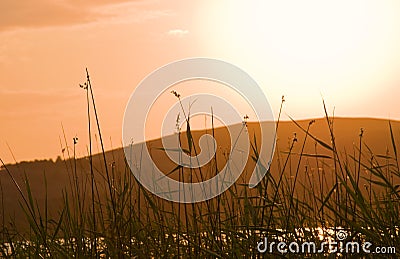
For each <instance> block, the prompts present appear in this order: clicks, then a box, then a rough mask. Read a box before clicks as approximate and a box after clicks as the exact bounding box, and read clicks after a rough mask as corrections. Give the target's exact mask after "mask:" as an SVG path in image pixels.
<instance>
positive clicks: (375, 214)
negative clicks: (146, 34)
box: [0, 74, 400, 258]
mask: <svg viewBox="0 0 400 259" xmlns="http://www.w3.org/2000/svg"><path fill="white" fill-rule="evenodd" d="M84 88H85V90H86V94H87V105H88V130H89V139H90V142H91V136H92V132H91V130H92V129H91V125H90V118H91V112H90V107H92V108H94V113H95V118H96V123H97V130H98V133H99V135H100V136H101V131H100V126H99V122H98V117H97V111H96V110H95V103H94V97H93V91H92V86H91V83H90V79H89V75H88V74H87V82H86V83H85V86H84ZM89 93H90V95H89ZM177 97H178V98H179V96H177ZM90 101H92V102H90ZM283 102H284V99H283V98H282V105H281V108H280V110H281V111H282V106H283ZM90 105H91V106H90ZM182 109H183V107H182ZM324 110H325V115H326V123H327V127H328V133H329V136H330V142H329V143H328V142H327V141H323V140H322V139H320V138H319V137H318V136H314V135H312V134H311V131H310V128H311V127H312V126H313V123H314V121H310V122H309V124H308V126H307V127H303V126H301V124H300V123H298V122H296V121H295V120H292V121H293V123H294V124H295V125H296V126H297V127H298V130H299V131H300V132H301V133H302V135H301V136H303V137H301V136H300V134H294V135H293V137H292V138H291V139H289V142H288V144H289V145H288V146H287V147H284V146H282V144H281V143H280V140H278V141H277V149H276V150H277V152H276V159H275V160H274V163H276V164H273V166H271V167H270V169H268V171H267V174H266V176H265V178H264V179H263V180H262V181H261V182H260V184H259V185H258V186H257V187H256V188H254V189H249V188H248V187H247V184H246V182H245V181H244V179H239V180H238V181H237V182H236V183H235V184H234V185H233V186H232V187H231V188H230V189H229V190H228V191H226V192H225V193H223V194H221V195H219V196H218V197H216V198H214V199H212V200H210V201H207V202H202V203H195V204H187V205H185V204H179V203H173V202H167V201H165V200H162V199H159V198H157V197H156V196H154V195H153V194H151V193H149V192H148V191H147V190H146V189H144V188H142V187H141V185H140V184H139V183H138V181H137V179H136V178H134V177H132V174H131V172H130V169H129V164H130V163H134V162H135V163H138V168H140V160H141V159H140V157H139V159H137V160H136V161H135V159H134V158H133V157H131V158H130V159H128V160H125V161H124V162H123V164H122V165H121V164H116V163H117V162H116V160H117V159H115V158H113V162H112V163H111V164H108V163H107V162H106V161H107V160H106V152H105V151H104V147H103V140H102V138H101V137H100V142H101V146H102V153H101V154H102V163H103V165H104V166H103V167H102V168H101V169H98V168H95V167H94V165H93V155H92V151H91V145H92V143H91V144H90V146H89V149H90V150H89V155H88V159H89V166H88V165H83V166H80V165H79V162H82V161H86V160H79V161H78V160H77V159H76V157H75V152H74V156H73V161H72V162H73V166H71V165H70V169H71V170H68V172H69V176H70V183H69V188H66V189H64V190H62V191H63V202H62V204H61V208H60V210H59V213H58V216H56V217H54V216H53V217H50V216H49V213H48V206H49V205H48V200H47V198H46V199H45V201H44V204H38V201H37V200H36V199H35V197H34V196H33V194H32V190H31V186H30V184H29V179H28V178H29V177H28V175H29V172H28V174H27V176H26V179H25V186H24V187H22V186H20V184H19V183H18V181H17V180H16V179H15V178H14V176H13V172H11V171H10V170H9V168H8V166H7V165H5V164H4V163H3V161H2V160H1V163H2V165H3V168H4V170H5V171H6V172H7V174H8V175H9V177H10V181H13V183H14V185H15V187H16V188H17V189H18V192H19V195H20V206H21V208H22V209H23V211H24V215H25V218H26V221H27V222H28V223H29V228H28V229H27V230H21V229H19V228H18V227H17V226H16V225H15V222H14V223H13V222H12V220H11V221H10V222H9V223H5V222H3V224H2V228H1V229H0V231H1V235H0V238H1V247H0V253H1V255H2V257H4V258H15V257H18V258H24V257H41V258H48V257H65V258H69V257H76V258H87V257H95V258H98V257H106V258H124V257H128V258H129V257H134V258H146V257H153V258H154V257H167V258H173V257H196V258H199V257H213V258H214V257H215V258H240V257H261V256H267V257H268V256H270V257H271V258H274V257H277V256H282V255H281V254H279V253H277V252H275V253H274V254H266V255H260V254H259V253H258V251H257V249H256V246H257V242H258V241H260V240H261V239H262V238H263V237H264V236H268V237H270V238H271V240H281V241H282V240H285V241H287V242H290V241H315V242H317V243H321V242H322V241H323V240H326V239H329V238H332V237H333V238H334V236H333V235H334V233H335V231H337V230H339V229H347V230H349V233H350V234H351V235H350V237H349V240H366V241H369V242H372V243H373V244H374V245H376V246H379V245H384V246H392V247H395V248H396V252H397V256H399V255H400V236H399V234H400V233H399V227H400V222H399V219H400V217H399V216H400V215H399V210H400V207H399V201H400V190H399V184H398V183H399V178H400V170H399V162H398V152H397V141H396V138H395V134H394V132H393V128H392V125H391V123H389V125H388V131H389V132H390V143H391V147H390V150H389V151H388V152H387V153H386V154H385V155H375V154H374V153H373V151H372V148H370V147H368V146H367V145H366V144H365V143H364V142H363V134H364V132H363V130H361V132H360V136H359V139H358V145H357V146H355V149H354V152H353V154H352V155H350V154H345V155H343V154H342V153H340V152H339V150H338V148H337V144H336V138H335V131H334V127H333V121H334V119H333V118H331V117H329V116H328V113H327V111H326V108H325V104H324ZM189 119H190V114H189V113H188V114H185V120H186V124H187V128H186V132H184V133H185V134H183V133H181V132H180V131H179V132H178V134H179V139H180V141H181V142H182V143H181V144H182V145H183V142H186V145H187V146H188V150H187V152H188V154H189V155H196V154H197V149H196V148H197V147H198V146H197V144H196V141H195V138H194V135H193V134H192V132H191V129H190V121H189ZM246 126H247V125H246V124H243V127H246ZM278 126H279V120H278V123H277V125H276V130H277V132H278V129H279V127H278ZM211 130H212V135H213V136H214V137H216V138H217V136H216V135H217V131H216V130H215V128H214V124H213V121H212V128H211ZM249 133H251V132H249ZM249 135H251V134H249ZM73 141H74V142H73V144H74V149H75V145H76V144H77V142H76V140H75V139H73ZM257 141H259V140H258V139H257V137H256V134H255V133H254V135H253V137H252V140H251V152H250V153H251V155H250V157H249V160H248V161H247V162H248V163H249V161H257V160H258V158H259V150H258V143H257ZM310 141H311V142H312V144H313V145H314V151H315V152H314V153H305V146H306V144H307V143H309V142H310ZM298 145H300V147H299V146H298ZM132 146H133V144H132V145H131V149H132ZM143 147H144V148H145V145H144V144H142V148H143ZM112 155H113V156H114V154H112ZM129 160H130V161H129ZM292 160H293V161H297V164H295V166H291V163H292ZM69 162H71V160H69ZM86 163H87V162H86ZM224 163H225V161H224V157H223V155H222V154H219V155H215V156H214V157H213V159H212V160H211V162H210V165H209V166H208V167H206V168H202V169H201V170H203V173H204V175H210V176H214V175H216V174H218V172H219V170H220V168H221V165H223V164H224ZM131 165H132V164H131ZM65 166H66V167H68V166H69V163H67V162H66V163H65ZM255 166H256V170H260V171H262V170H266V165H263V164H262V163H257V164H255ZM79 171H80V172H81V174H78V172H79ZM198 171H199V170H197V169H190V170H185V169H184V168H182V167H179V166H178V167H176V168H175V170H173V172H171V173H177V176H178V179H179V180H180V181H185V182H187V181H194V180H195V179H194V178H193V177H194V175H198V174H197V173H198ZM85 172H86V173H87V172H90V174H89V177H86V178H85V179H80V180H79V179H78V175H79V176H80V177H81V178H82V176H84V175H85ZM142 173H146V172H142ZM95 174H98V177H95ZM200 175H203V174H200ZM197 180H204V179H203V178H202V179H197ZM44 183H46V176H45V175H44ZM89 186H90V187H89ZM0 187H1V188H0V191H1V192H0V194H1V196H2V197H1V200H2V204H3V199H4V195H5V194H4V193H3V191H2V190H3V188H2V183H1V182H0ZM45 188H46V184H45ZM89 192H90V193H89ZM2 206H3V205H2ZM4 220H5V218H4V215H3V221H4ZM332 230H333V231H334V232H332ZM321 232H322V234H321ZM321 236H322V239H323V240H321ZM303 256H309V257H318V256H322V255H311V254H309V255H299V257H303Z"/></svg>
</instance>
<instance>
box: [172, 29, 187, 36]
mask: <svg viewBox="0 0 400 259" xmlns="http://www.w3.org/2000/svg"><path fill="white" fill-rule="evenodd" d="M188 33H189V31H188V30H182V29H173V30H169V31H168V33H167V34H168V35H171V36H177V37H183V36H185V35H186V34H188Z"/></svg>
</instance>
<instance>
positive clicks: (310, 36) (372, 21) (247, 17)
mask: <svg viewBox="0 0 400 259" xmlns="http://www.w3.org/2000/svg"><path fill="white" fill-rule="evenodd" d="M399 7H400V3H398V2H394V1H384V3H383V2H380V3H379V5H378V4H377V3H376V2H373V1H361V0H357V1H318V0H305V1H262V0H260V1H229V2H224V3H221V2H219V3H218V4H215V5H213V7H212V8H211V7H210V5H209V6H208V8H209V16H208V17H207V19H206V20H207V21H205V19H204V17H203V19H202V20H201V21H199V24H201V26H202V28H207V29H205V31H204V34H203V39H204V40H203V43H204V44H205V46H207V48H208V49H209V50H210V53H213V54H215V55H217V56H219V57H221V58H224V59H228V61H231V62H235V63H236V64H237V65H239V66H242V67H243V68H244V69H246V70H247V71H248V72H249V73H250V74H252V75H254V77H255V79H256V80H257V81H258V82H259V83H260V85H263V86H264V89H265V91H266V93H267V94H268V95H270V96H271V95H272V96H273V98H275V99H276V100H279V99H280V98H279V96H281V95H282V94H286V95H292V97H295V98H302V99H303V100H306V101H307V103H305V105H304V107H306V109H316V108H314V107H308V106H309V103H310V102H312V103H314V102H315V103H316V105H320V98H321V94H323V95H324V96H326V97H327V98H329V99H330V100H331V101H332V103H335V105H337V106H341V107H342V108H345V109H347V108H348V107H347V103H349V102H350V101H352V102H353V105H354V99H356V100H360V101H361V102H367V101H368V100H369V99H368V98H372V97H373V95H374V94H375V93H376V91H382V87H383V85H384V83H385V82H386V81H387V80H388V78H389V79H390V78H394V77H397V76H396V75H395V74H389V75H388V71H389V70H388V67H390V66H393V65H394V64H393V62H392V60H393V56H394V55H397V56H398V52H399V51H398V46H397V45H396V44H397V43H399V41H400V40H399V36H398V33H394V32H395V31H396V28H397V30H398V29H399V24H400V19H399V18H398V17H399V16H398V15H396V12H395V11H393V10H399ZM207 36H208V37H207ZM354 96H357V98H354ZM351 98H353V100H352V99H351ZM271 102H272V103H273V101H271ZM356 105H358V104H356ZM345 106H346V107H345ZM297 109H298V107H297ZM310 113H312V111H310V110H308V111H306V112H305V113H304V114H310ZM300 116H301V114H300ZM309 116H313V115H309Z"/></svg>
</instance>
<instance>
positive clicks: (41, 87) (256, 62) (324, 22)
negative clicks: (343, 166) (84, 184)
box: [0, 0, 400, 162]
mask: <svg viewBox="0 0 400 259" xmlns="http://www.w3.org/2000/svg"><path fill="white" fill-rule="evenodd" d="M0 8H1V10H2V15H1V16H0V71H1V72H0V121H1V126H0V157H1V158H2V159H3V160H5V161H6V162H11V161H12V157H11V155H10V152H9V150H8V147H7V144H8V145H9V146H10V147H11V149H12V151H13V153H14V155H15V157H16V159H17V160H18V161H21V160H31V159H34V158H49V157H51V158H55V157H56V156H57V155H59V154H61V147H60V142H59V137H60V136H61V137H62V129H61V123H62V124H63V125H64V128H65V133H66V137H67V140H68V141H69V145H71V142H72V137H74V136H75V135H77V136H78V137H79V138H80V142H79V144H78V154H79V155H85V154H86V143H87V141H86V139H87V133H86V113H85V112H86V110H85V109H86V106H85V92H84V91H83V90H82V89H80V88H79V83H83V82H84V81H85V67H88V68H89V72H90V74H91V77H92V83H93V87H94V94H95V97H96V101H97V106H98V111H99V114H100V123H101V126H102V129H103V135H104V139H105V146H106V148H107V149H108V148H110V147H111V141H110V139H111V140H112V143H113V144H112V145H113V147H119V146H120V145H121V144H120V143H121V125H122V117H123V112H124V109H125V105H126V102H127V101H128V98H129V96H130V94H131V92H132V91H133V89H134V88H135V86H136V85H137V84H138V83H139V82H140V81H141V80H142V79H143V78H144V77H145V76H146V75H147V74H148V73H150V72H152V71H153V70H154V69H156V68H158V67H160V66H162V65H164V64H166V63H169V62H172V61H175V60H177V59H182V58H187V57H211V58H218V59H223V60H226V61H228V62H232V63H233V64H235V65H237V66H239V67H241V68H242V69H244V70H245V71H247V72H248V73H249V74H250V75H251V76H253V78H254V79H255V80H256V81H257V82H258V83H259V84H260V85H261V86H262V88H263V90H264V91H265V93H266V96H267V98H268V99H269V101H270V103H271V106H272V109H273V111H274V113H275V114H276V113H277V111H278V108H279V103H280V98H281V95H283V94H284V95H285V96H286V100H287V102H286V103H285V112H286V113H287V114H289V115H291V116H292V117H294V118H298V119H301V118H311V117H321V116H323V109H322V106H321V94H322V95H323V96H324V98H325V99H326V102H327V105H328V108H329V109H330V110H332V109H333V107H335V114H336V115H337V116H352V117H354V116H357V117H381V118H392V119H400V106H399V105H398V100H397V99H398V97H399V96H400V90H399V89H400V88H399V83H400V76H399V75H400V73H399V72H398V68H399V67H400V51H399V48H400V47H399V46H400V33H399V32H400V2H399V1H397V0H393V1H372V0H371V1H330V2H328V1H317V0H313V1H311V0H306V1H261V0H259V1H228V0H225V1H211V0H207V1H161V0H160V1H156V0H136V1H128V0H120V1H111V0H101V1H94V0H92V1H83V0H79V1H76V0H75V1H71V0H59V1H50V0H38V1H35V2H34V3H33V1H14V0H3V1H1V3H0ZM286 118H287V117H286ZM63 145H65V144H63ZM94 149H95V150H97V148H96V144H95V148H94Z"/></svg>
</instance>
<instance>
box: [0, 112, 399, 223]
mask: <svg viewBox="0 0 400 259" xmlns="http://www.w3.org/2000/svg"><path fill="white" fill-rule="evenodd" d="M310 121H311V120H301V121H297V123H298V124H299V125H300V126H301V127H303V129H306V128H307V126H308V124H309V123H310ZM391 123H392V130H393V134H394V137H395V140H396V143H397V145H398V144H399V143H400V142H399V140H400V122H399V121H392V122H391ZM235 127H242V125H236V126H235ZM333 129H334V136H335V141H336V144H337V148H338V150H339V152H340V154H341V155H342V156H343V159H347V160H349V156H347V157H346V156H345V155H346V154H348V155H354V156H355V157H357V156H358V152H359V151H358V149H359V142H360V132H361V129H363V134H362V146H361V149H362V152H363V156H362V157H363V161H364V162H365V163H367V162H368V161H369V159H370V158H371V156H372V153H373V154H374V155H375V156H376V155H385V156H393V155H394V152H393V147H392V141H391V134H390V128H389V122H388V121H387V120H381V119H368V118H335V119H334V121H333ZM247 130H248V132H249V133H251V134H250V135H252V134H255V135H256V136H257V139H259V131H258V130H257V127H256V126H255V124H254V123H249V124H248V128H247ZM210 132H211V131H210V130H207V133H209V134H210ZM204 133H205V131H204V130H203V131H195V132H193V136H194V138H195V139H196V142H197V139H198V138H199V137H200V136H201V135H202V134H204ZM295 133H296V138H297V142H296V143H295V145H294V147H293V149H292V153H293V155H291V157H290V159H289V160H288V164H287V168H286V170H285V174H286V176H288V179H292V178H293V175H292V174H293V172H295V171H296V168H297V166H298V165H297V162H298V158H299V155H298V154H299V153H300V151H301V148H302V145H303V142H304V140H305V136H306V135H305V133H304V132H303V131H302V130H301V129H300V128H299V127H298V126H296V125H295V123H293V122H291V121H284V122H280V124H279V128H278V139H277V148H276V150H275V155H274V159H273V163H272V165H271V173H272V175H273V176H274V177H278V175H279V173H280V170H281V168H282V166H283V164H284V161H285V160H286V158H287V152H288V151H289V147H290V145H291V141H293V137H294V134H295ZM309 133H310V134H312V135H313V136H315V137H317V138H318V139H319V140H321V141H323V142H324V143H326V144H327V145H332V143H331V138H330V131H329V127H328V123H327V121H326V119H325V118H322V119H316V120H315V122H314V123H313V124H312V125H311V126H310V130H309ZM182 135H183V136H184V135H185V134H182ZM215 136H216V140H217V143H218V149H217V160H218V161H222V162H219V163H220V164H219V165H218V168H221V166H222V165H223V161H225V160H224V159H226V156H227V155H228V154H227V151H229V147H230V144H229V141H228V135H227V131H226V129H225V128H217V129H215ZM251 138H252V136H251ZM183 142H185V141H183ZM138 145H140V144H137V145H136V147H135V148H134V149H135V150H140V148H138V147H139V146H138ZM147 146H148V147H150V148H151V154H152V157H153V159H154V160H155V161H156V163H157V165H158V166H159V167H160V168H161V169H163V170H164V171H166V172H169V171H171V170H173V168H174V167H175V166H176V165H175V164H173V163H172V161H171V160H169V159H168V157H167V156H166V154H165V153H164V152H163V151H162V150H160V149H158V148H159V147H162V145H161V140H160V139H157V140H152V141H149V142H148V143H147ZM398 146H399V145H398ZM368 148H369V149H370V150H371V151H372V153H370V151H369V150H368ZM303 153H305V154H306V155H307V156H303V159H302V162H301V164H300V166H299V168H300V169H299V171H300V172H301V175H300V176H299V181H301V182H305V181H306V179H305V174H304V172H307V173H309V175H311V178H310V179H312V180H313V181H314V183H315V184H316V185H318V183H319V180H318V177H319V176H318V173H321V170H323V171H324V172H325V173H329V172H330V170H333V169H332V167H333V162H332V160H331V159H328V158H327V159H325V158H321V157H320V158H318V159H319V160H320V161H319V167H320V168H317V164H316V163H318V161H317V160H318V159H317V158H316V157H317V156H316V154H318V155H325V156H326V157H329V156H331V155H332V154H331V152H330V151H329V150H327V149H326V148H324V147H323V146H321V145H316V141H315V140H313V139H312V138H311V137H309V136H308V137H307V141H306V143H305V145H304V151H303ZM132 156H133V157H134V158H133V161H134V162H135V163H140V159H139V157H140V155H139V154H138V153H137V152H136V151H135V153H134V154H132ZM106 158H107V166H108V169H109V171H110V174H111V175H112V177H113V178H115V179H118V177H119V175H121V174H122V172H127V170H128V169H127V167H126V161H125V156H124V154H123V149H122V148H118V149H115V150H110V151H107V152H106ZM127 162H131V161H127ZM93 163H94V171H95V179H96V183H97V184H98V186H99V190H100V191H99V195H100V196H102V195H104V193H105V191H106V188H105V173H104V171H105V170H104V163H103V160H102V155H101V154H96V155H94V156H93ZM351 163H352V162H351V161H350V164H351ZM254 166H255V165H254V162H253V161H252V159H251V158H250V159H248V160H247V166H246V171H252V168H254ZM7 168H8V170H9V171H10V172H11V174H12V175H13V177H14V178H15V179H16V181H17V182H18V184H19V186H20V187H21V189H22V190H24V192H25V193H26V184H25V181H24V177H25V176H26V177H27V178H28V179H29V185H30V188H31V190H32V194H33V197H34V198H35V199H37V203H38V205H39V206H40V207H42V208H43V206H44V203H45V197H46V195H47V202H48V207H49V211H50V214H51V215H57V213H58V210H59V208H60V204H62V201H63V193H64V194H65V193H66V192H67V193H70V191H71V188H72V187H71V186H73V184H72V183H73V182H74V179H77V181H78V182H79V185H80V186H81V188H83V189H88V188H89V182H90V170H89V160H88V158H87V157H85V158H79V159H77V160H76V168H77V170H76V175H75V174H74V172H75V161H74V160H73V159H67V160H57V161H52V160H42V161H33V162H21V163H18V164H14V165H7ZM364 173H365V172H364ZM364 176H365V175H364ZM170 177H172V178H176V177H177V176H176V175H175V176H174V175H173V174H171V176H170ZM206 177H210V176H209V175H208V176H206ZM248 177H249V174H246V175H244V176H243V178H242V179H240V180H239V181H243V182H246V181H247V180H248ZM327 179H332V180H333V176H332V177H331V176H329V177H327ZM360 184H362V182H361V183H360ZM323 185H324V187H325V188H328V187H329V186H330V185H332V182H330V181H327V182H326V183H323ZM0 186H1V189H0V207H1V210H0V224H3V223H4V224H6V225H7V224H9V223H8V222H10V221H12V222H14V224H15V225H17V226H18V225H20V226H25V225H26V222H25V216H24V214H23V212H22V210H21V208H20V204H19V201H20V200H21V196H20V194H19V193H18V190H17V188H16V186H15V185H14V184H13V182H12V181H11V178H10V176H9V175H8V174H7V173H6V171H5V169H4V168H2V169H1V170H0Z"/></svg>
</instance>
